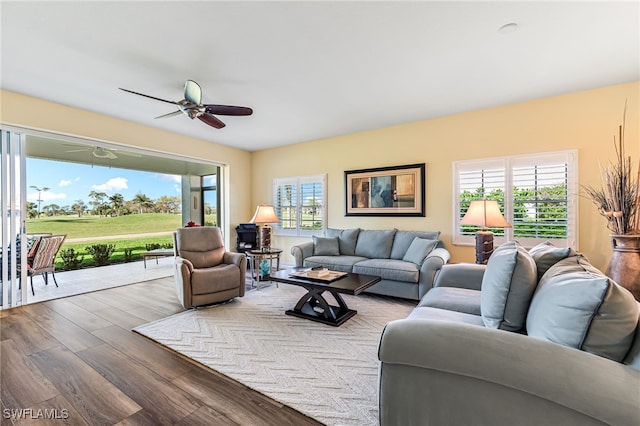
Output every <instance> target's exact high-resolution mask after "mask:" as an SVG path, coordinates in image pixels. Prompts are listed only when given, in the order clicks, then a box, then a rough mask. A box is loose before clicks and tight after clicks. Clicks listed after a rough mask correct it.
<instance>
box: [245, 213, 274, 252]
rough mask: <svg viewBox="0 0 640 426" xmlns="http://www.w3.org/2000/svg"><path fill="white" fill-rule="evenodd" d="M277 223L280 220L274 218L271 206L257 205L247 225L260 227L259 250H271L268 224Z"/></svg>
mask: <svg viewBox="0 0 640 426" xmlns="http://www.w3.org/2000/svg"><path fill="white" fill-rule="evenodd" d="M278 222H280V219H278V216H276V211H275V210H274V208H273V206H270V205H267V204H258V207H257V208H256V212H255V214H254V215H253V217H252V218H251V220H250V221H249V223H255V224H258V226H259V227H260V249H261V250H263V251H269V250H271V226H269V224H270V223H278ZM260 225H262V226H260Z"/></svg>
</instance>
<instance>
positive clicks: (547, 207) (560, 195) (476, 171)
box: [453, 151, 578, 247]
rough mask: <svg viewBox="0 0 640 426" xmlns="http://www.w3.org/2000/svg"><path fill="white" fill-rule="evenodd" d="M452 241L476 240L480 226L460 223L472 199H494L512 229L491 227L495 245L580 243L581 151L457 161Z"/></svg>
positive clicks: (454, 167) (574, 245)
mask: <svg viewBox="0 0 640 426" xmlns="http://www.w3.org/2000/svg"><path fill="white" fill-rule="evenodd" d="M453 173H454V179H453V181H454V197H453V198H454V214H455V217H454V238H453V242H454V244H474V241H475V233H476V232H477V231H478V229H479V228H478V227H477V226H468V225H460V220H461V219H462V218H463V217H464V215H465V213H466V211H467V209H468V207H469V203H470V202H471V201H472V200H478V199H482V198H483V197H484V198H486V199H489V200H496V201H498V204H499V205H500V208H501V210H502V212H503V214H504V217H505V218H506V219H507V221H508V222H509V223H511V225H512V226H513V227H512V228H495V229H490V230H491V231H493V232H494V234H495V241H496V244H500V243H502V242H504V241H506V240H517V241H519V242H520V243H521V244H523V245H524V246H526V247H531V246H534V245H536V244H538V243H540V242H543V241H547V240H549V241H552V242H553V243H554V245H556V246H566V247H576V246H577V232H576V229H577V223H576V222H577V217H578V215H577V193H578V191H577V151H561V152H554V153H544V154H536V155H526V156H512V157H500V158H491V159H485V160H473V161H458V162H454V164H453Z"/></svg>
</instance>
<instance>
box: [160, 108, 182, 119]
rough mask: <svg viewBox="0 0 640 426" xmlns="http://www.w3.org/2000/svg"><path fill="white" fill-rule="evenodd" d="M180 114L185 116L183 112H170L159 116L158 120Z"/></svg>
mask: <svg viewBox="0 0 640 426" xmlns="http://www.w3.org/2000/svg"><path fill="white" fill-rule="evenodd" d="M180 114H183V112H182V111H181V110H177V111H173V112H170V113H169V114H165V115H159V116H157V117H156V118H167V117H173V116H176V115H180Z"/></svg>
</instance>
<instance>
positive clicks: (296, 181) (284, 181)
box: [273, 174, 327, 237]
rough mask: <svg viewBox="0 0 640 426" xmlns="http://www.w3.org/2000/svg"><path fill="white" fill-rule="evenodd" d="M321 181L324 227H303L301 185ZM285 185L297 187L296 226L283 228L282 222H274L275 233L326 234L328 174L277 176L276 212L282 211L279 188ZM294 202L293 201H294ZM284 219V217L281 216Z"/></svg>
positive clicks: (274, 193) (291, 234)
mask: <svg viewBox="0 0 640 426" xmlns="http://www.w3.org/2000/svg"><path fill="white" fill-rule="evenodd" d="M317 183H320V184H321V185H322V206H321V207H322V229H319V230H317V229H315V230H308V229H301V228H300V223H301V221H302V219H301V218H302V211H301V209H300V206H301V205H302V200H301V197H302V191H301V186H302V185H304V184H317ZM283 185H292V186H294V187H295V188H296V190H295V198H296V199H295V209H296V228H293V229H292V228H288V229H283V228H282V225H281V223H280V224H274V226H273V229H274V234H275V235H278V236H292V237H300V236H312V235H318V234H320V233H322V234H324V232H325V229H326V227H327V175H326V174H321V175H308V176H293V177H285V178H275V179H274V180H273V205H274V207H275V208H276V212H277V213H280V205H279V199H278V192H279V191H278V189H279V188H280V187H282V186H283ZM292 204H293V201H292ZM281 219H282V218H281Z"/></svg>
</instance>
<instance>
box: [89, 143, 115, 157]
mask: <svg viewBox="0 0 640 426" xmlns="http://www.w3.org/2000/svg"><path fill="white" fill-rule="evenodd" d="M92 154H93V156H94V157H96V158H111V159H113V158H114V157H115V155H114V154H113V153H112V152H109V151H108V150H106V149H104V148H101V147H99V146H97V147H95V149H94V150H93V152H92Z"/></svg>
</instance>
